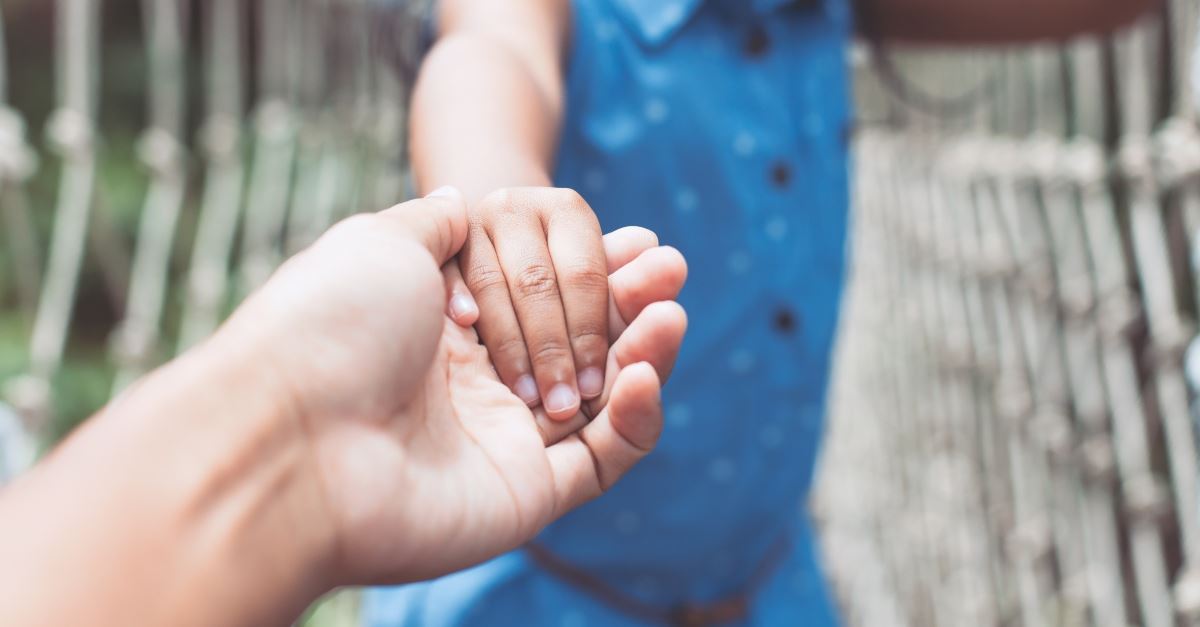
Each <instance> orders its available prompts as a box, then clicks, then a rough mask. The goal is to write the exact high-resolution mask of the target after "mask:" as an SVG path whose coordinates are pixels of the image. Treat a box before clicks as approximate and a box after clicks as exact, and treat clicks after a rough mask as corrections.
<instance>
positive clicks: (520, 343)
mask: <svg viewBox="0 0 1200 627" xmlns="http://www.w3.org/2000/svg"><path fill="white" fill-rule="evenodd" d="M491 350H492V352H494V353H495V354H497V355H503V356H504V357H505V358H507V361H508V365H512V366H515V367H517V368H520V367H521V366H522V365H523V363H524V361H525V339H524V338H522V337H521V336H519V335H518V336H513V335H510V336H508V337H506V338H504V339H502V340H498V341H496V342H495V343H494V346H493V347H492V349H491Z"/></svg>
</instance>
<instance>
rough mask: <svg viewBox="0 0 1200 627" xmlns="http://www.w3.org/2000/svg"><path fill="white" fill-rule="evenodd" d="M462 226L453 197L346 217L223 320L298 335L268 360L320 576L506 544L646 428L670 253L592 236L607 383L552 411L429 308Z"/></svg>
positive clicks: (425, 561) (660, 347) (361, 574)
mask: <svg viewBox="0 0 1200 627" xmlns="http://www.w3.org/2000/svg"><path fill="white" fill-rule="evenodd" d="M465 231H466V224H465V212H464V208H463V206H462V200H461V198H459V197H458V196H457V195H454V194H452V195H449V196H442V197H430V198H426V199H422V200H417V201H411V202H410V203H405V204H404V205H400V206H398V207H395V208H393V209H390V210H387V211H384V212H381V213H379V214H373V215H362V216H356V217H354V218H350V219H349V220H346V221H344V222H342V223H340V224H339V225H338V226H335V227H334V228H333V229H332V230H331V231H330V232H329V233H328V234H327V235H325V236H324V237H322V238H321V240H319V241H318V242H317V243H316V244H315V245H314V246H313V248H312V249H310V251H306V252H305V253H301V254H300V255H298V256H296V257H295V258H293V260H291V261H289V262H288V263H287V264H285V265H284V267H283V268H281V269H280V271H279V273H278V274H277V276H276V277H275V278H274V279H273V280H272V281H271V282H270V283H269V284H268V285H267V286H266V287H265V288H264V289H263V290H262V291H260V292H259V293H258V294H256V295H255V296H254V297H252V299H251V301H250V302H249V303H247V306H246V307H244V308H243V309H242V310H240V311H239V314H238V315H237V316H235V317H234V319H233V320H231V322H230V326H231V327H234V328H237V327H239V326H241V327H244V326H248V325H251V324H254V325H258V331H259V332H260V333H261V332H262V331H263V329H264V326H263V325H266V327H265V328H266V333H267V334H268V335H271V336H273V338H274V340H275V341H273V342H266V343H265V345H268V346H270V345H279V344H281V343H280V342H278V341H277V340H278V339H279V334H283V337H295V338H298V337H300V336H301V335H302V336H303V340H304V341H303V342H302V343H301V342H292V343H287V342H284V343H282V344H283V345H284V346H286V347H287V348H285V349H283V350H278V349H277V350H276V351H275V355H274V356H275V358H277V359H279V360H281V361H285V362H287V363H289V364H290V367H289V368H287V369H286V371H287V372H288V373H289V374H288V375H287V378H286V380H284V381H283V382H282V383H283V385H285V386H286V387H287V388H288V389H290V390H291V393H290V397H291V398H293V399H294V409H295V413H296V414H297V415H298V416H300V426H301V427H302V428H304V429H305V430H306V432H307V434H308V440H309V442H310V444H311V446H310V447H309V450H310V451H311V455H310V457H311V465H312V468H313V472H314V473H315V474H316V476H317V479H318V481H317V483H318V484H319V489H320V491H321V494H320V495H319V496H320V498H323V499H324V500H325V501H326V503H327V504H328V508H327V509H328V511H329V516H330V521H329V523H330V525H331V528H332V530H333V531H332V532H333V533H334V534H335V537H336V546H337V547H338V552H337V555H336V556H335V557H334V565H333V570H334V573H332V574H331V577H332V578H333V579H334V580H335V583H337V584H349V583H384V582H401V581H411V580H416V579H421V578H427V577H432V576H436V575H439V574H443V573H446V572H450V571H453V570H456V569H459V568H463V567H465V566H468V565H470V564H474V563H477V562H479V561H482V560H485V559H487V558H489V557H491V556H494V555H496V554H498V553H501V552H503V551H505V550H509V549H511V548H514V547H516V546H518V545H520V544H521V543H523V542H525V541H526V540H528V539H530V538H531V537H533V535H535V534H536V533H537V532H538V531H539V530H540V529H541V528H542V527H543V526H545V525H546V524H548V523H549V522H551V521H552V520H554V519H555V518H557V517H558V516H561V515H562V514H563V513H565V512H566V511H568V510H570V509H571V508H573V507H575V506H577V505H579V504H581V503H583V502H585V501H587V500H589V499H591V498H594V497H595V496H598V495H599V494H601V493H602V492H603V491H604V490H606V489H607V488H608V487H609V486H611V485H612V484H613V482H614V481H616V479H617V478H619V477H620V476H621V475H622V474H624V472H625V471H626V470H628V469H629V468H630V467H631V466H632V465H633V464H634V463H635V462H637V461H638V460H639V459H641V458H642V457H643V456H644V455H645V454H646V453H648V452H649V451H650V449H651V448H652V447H653V446H654V443H655V442H656V440H657V438H658V435H659V433H660V431H661V427H662V410H661V406H660V403H659V387H660V381H661V380H662V379H664V378H665V377H666V375H667V374H668V371H669V369H670V367H671V365H672V364H673V362H674V359H675V356H676V354H677V352H678V348H679V344H680V342H681V341H682V337H683V333H684V329H685V327H686V317H685V315H684V313H683V310H682V309H681V308H680V307H679V306H678V305H677V304H675V303H674V302H670V301H671V299H673V298H675V296H676V295H677V294H678V292H679V289H680V288H681V287H682V284H683V281H684V278H685V276H686V266H685V264H684V262H683V258H682V257H681V256H680V255H679V254H678V253H677V252H675V251H674V250H672V249H668V248H660V247H657V242H656V241H655V239H654V237H653V235H652V234H650V233H649V232H648V231H645V230H642V229H623V230H621V231H618V232H615V233H613V234H610V235H609V236H606V248H607V249H608V251H607V252H608V257H609V262H610V271H612V275H611V280H610V284H611V295H612V298H611V299H610V300H611V302H610V309H611V312H612V313H611V315H610V319H611V320H613V323H612V324H611V325H610V326H611V327H612V328H611V330H610V331H611V335H612V336H613V337H612V340H613V342H614V343H613V348H612V350H611V351H610V354H609V363H608V372H607V377H606V380H607V381H608V382H609V386H608V389H607V390H606V391H605V394H604V395H603V396H602V397H601V399H598V402H596V403H594V404H592V405H590V406H589V407H586V408H585V412H586V414H587V415H583V414H581V415H578V416H575V417H574V418H572V419H570V420H568V421H565V422H555V421H551V420H549V419H547V417H546V416H545V414H544V412H542V411H541V410H540V409H530V408H528V407H527V406H526V405H525V403H523V402H522V401H521V400H520V399H519V398H517V396H516V395H514V394H513V393H512V391H510V390H509V388H507V387H506V386H504V385H503V384H502V383H500V381H499V379H498V377H497V376H496V373H495V371H494V369H493V368H492V367H491V364H490V361H489V360H488V355H487V352H486V349H484V348H483V347H482V346H480V344H479V342H478V339H477V337H476V336H475V334H474V332H473V331H472V330H471V329H464V328H461V327H458V326H456V325H455V324H454V323H453V322H451V321H450V320H449V318H447V317H446V316H444V315H443V307H442V305H443V303H444V299H445V289H446V288H445V285H446V283H445V278H444V277H443V274H442V273H441V272H440V271H439V266H441V265H442V264H443V263H446V262H447V261H448V260H450V259H451V258H452V257H453V255H454V254H455V253H456V252H457V250H458V249H459V248H460V247H461V245H462V241H463V239H464V236H465ZM447 272H457V269H456V268H455V267H454V263H453V262H451V263H450V264H447ZM282 311H289V312H291V314H292V315H291V316H288V317H284V316H280V315H277V314H278V312H282ZM298 311H303V313H302V314H301V315H299V316H298V315H296V313H297V312H298ZM284 320H287V322H283V321H284ZM271 321H278V324H275V325H272V324H271ZM348 329H353V332H349V331H348ZM314 330H316V331H315V332H314ZM322 330H326V331H322ZM234 335H237V334H236V333H235V334H234ZM243 337H245V336H243ZM297 364H304V365H303V366H302V367H300V368H297V367H296V365H297ZM283 371H284V369H282V368H281V369H280V372H283ZM296 373H299V375H297V374H296ZM588 416H594V418H591V419H589V417H588Z"/></svg>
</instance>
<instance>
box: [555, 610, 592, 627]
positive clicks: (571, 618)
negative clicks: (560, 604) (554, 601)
mask: <svg viewBox="0 0 1200 627" xmlns="http://www.w3.org/2000/svg"><path fill="white" fill-rule="evenodd" d="M558 624H559V625H561V626H562V627H586V625H587V619H585V618H584V617H583V612H580V611H579V610H569V611H568V612H567V613H566V614H563V615H562V620H560V621H559V622H558Z"/></svg>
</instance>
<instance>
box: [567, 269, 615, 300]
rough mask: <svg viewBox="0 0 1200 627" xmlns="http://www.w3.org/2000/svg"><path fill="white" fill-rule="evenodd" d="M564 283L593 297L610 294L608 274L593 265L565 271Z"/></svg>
mask: <svg viewBox="0 0 1200 627" xmlns="http://www.w3.org/2000/svg"><path fill="white" fill-rule="evenodd" d="M563 283H564V284H565V285H569V286H570V287H571V288H572V289H576V290H581V291H586V292H588V293H589V294H592V295H597V294H598V295H604V294H607V293H608V274H607V273H606V272H604V271H603V270H601V269H600V268H597V267H595V266H593V265H592V264H590V263H589V264H579V265H576V266H572V267H570V268H568V269H566V270H564V276H563Z"/></svg>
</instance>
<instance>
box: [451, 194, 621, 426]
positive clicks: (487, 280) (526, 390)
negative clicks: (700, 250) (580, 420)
mask: <svg viewBox="0 0 1200 627" xmlns="http://www.w3.org/2000/svg"><path fill="white" fill-rule="evenodd" d="M459 268H460V269H461V271H462V277H463V281H464V282H462V283H458V284H457V285H451V286H450V288H449V289H450V297H449V298H450V304H449V313H450V317H451V318H453V319H454V320H455V322H457V323H458V324H460V325H463V326H468V325H471V324H474V325H475V327H476V329H477V330H478V332H479V336H480V339H482V341H483V343H484V345H485V346H487V349H488V354H489V355H490V356H491V359H492V363H493V365H494V366H495V368H496V372H497V373H498V374H499V376H500V380H501V381H503V382H504V384H505V385H507V386H508V387H509V388H511V389H512V390H513V391H514V392H515V393H516V395H517V396H518V397H519V398H521V400H523V401H525V403H526V404H528V405H529V406H531V407H533V406H536V405H537V404H538V403H539V402H540V403H541V404H542V405H543V408H544V409H545V410H546V413H547V415H549V416H550V417H551V418H552V419H554V420H567V419H569V418H571V417H572V416H575V415H576V414H577V413H578V412H579V410H580V407H581V401H582V400H590V399H594V398H598V397H599V396H600V395H601V394H602V393H603V392H604V389H605V381H604V372H605V367H606V361H607V355H608V338H609V320H608V306H609V287H608V266H607V263H606V261H605V253H604V243H603V240H602V239H601V233H600V223H599V222H598V221H597V220H596V216H595V214H594V213H593V212H592V209H591V207H589V206H588V204H587V203H586V202H584V200H583V199H582V198H581V197H580V196H579V194H577V193H575V192H574V191H572V190H569V189H554V188H512V189H503V190H498V191H496V192H493V193H492V194H489V195H488V196H487V197H485V198H484V199H483V200H482V201H481V202H480V203H479V204H478V206H476V207H475V208H474V209H473V210H472V211H471V215H470V229H469V232H468V237H467V244H466V246H465V247H464V248H463V250H462V253H460V255H459ZM472 296H473V298H472Z"/></svg>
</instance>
